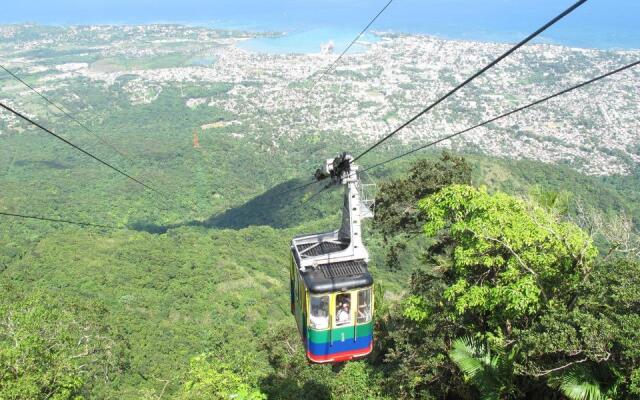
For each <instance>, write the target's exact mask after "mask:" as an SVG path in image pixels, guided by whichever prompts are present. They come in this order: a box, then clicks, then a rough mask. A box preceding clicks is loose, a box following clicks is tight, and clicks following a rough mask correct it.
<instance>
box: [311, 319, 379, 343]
mask: <svg viewBox="0 0 640 400" xmlns="http://www.w3.org/2000/svg"><path fill="white" fill-rule="evenodd" d="M355 330H356V331H357V335H358V337H363V336H371V335H372V332H373V322H371V321H370V322H368V323H366V324H361V325H357V326H356V329H355ZM329 332H332V333H331V335H330V334H329ZM353 333H354V329H353V325H351V326H345V327H340V328H334V329H333V330H330V329H324V330H321V331H317V330H315V329H313V328H311V327H309V328H308V330H307V334H308V337H309V340H310V341H311V342H313V343H327V342H329V338H330V337H331V339H332V340H333V341H334V342H335V341H341V340H342V338H343V337H344V340H347V339H352V340H353ZM343 335H344V336H343Z"/></svg>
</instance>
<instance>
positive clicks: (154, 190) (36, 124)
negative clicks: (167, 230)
mask: <svg viewBox="0 0 640 400" xmlns="http://www.w3.org/2000/svg"><path fill="white" fill-rule="evenodd" d="M0 107H2V108H4V109H5V110H7V111H9V112H11V113H13V114H14V115H16V116H18V117H20V118H22V119H23V120H25V121H27V122H29V123H30V124H32V125H35V126H37V127H38V128H40V129H42V130H43V131H45V132H46V133H48V134H50V135H52V136H53V137H55V138H56V139H58V140H61V141H63V142H64V143H66V144H68V145H69V146H71V147H73V148H74V149H76V150H78V151H80V152H82V153H83V154H85V155H87V156H89V157H91V158H93V159H94V160H96V161H98V162H99V163H101V164H103V165H105V166H107V167H109V168H111V169H112V170H114V171H116V172H117V173H119V174H121V175H123V176H125V177H127V178H128V179H130V180H132V181H133V182H135V183H137V184H139V185H141V186H143V187H144V188H146V189H149V190H151V191H152V192H154V193H157V194H159V195H161V196H163V197H165V195H164V194H163V193H162V192H160V191H158V190H156V189H154V188H152V187H151V186H149V185H147V184H146V183H143V182H141V181H139V180H138V179H136V178H134V177H132V176H131V175H129V174H127V173H126V172H124V171H122V170H120V169H118V168H116V167H114V166H113V165H111V164H109V163H108V162H106V161H103V160H101V159H100V158H98V157H96V156H94V155H93V154H91V153H89V152H88V151H86V150H84V149H82V148H81V147H79V146H76V145H75V144H73V143H71V142H70V141H68V140H67V139H65V138H63V137H61V136H59V135H57V134H55V133H54V132H53V131H51V130H49V129H47V128H45V127H44V126H42V125H40V124H39V123H37V122H35V121H34V120H32V119H31V118H29V117H27V116H26V115H23V114H21V113H20V112H18V111H16V110H14V109H13V108H11V107H9V106H7V105H6V104H4V103H2V102H0Z"/></svg>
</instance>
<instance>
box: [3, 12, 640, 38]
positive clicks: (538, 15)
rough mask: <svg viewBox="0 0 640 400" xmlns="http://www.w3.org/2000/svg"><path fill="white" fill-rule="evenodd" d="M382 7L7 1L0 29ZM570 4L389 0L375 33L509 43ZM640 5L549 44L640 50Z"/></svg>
mask: <svg viewBox="0 0 640 400" xmlns="http://www.w3.org/2000/svg"><path fill="white" fill-rule="evenodd" d="M387 1H388V0H210V1H205V0H180V1H168V0H126V1H125V0H110V1H106V0H82V1H78V0H49V1H45V0H35V1H9V0H7V1H5V4H3V7H2V13H0V23H22V22H35V23H40V24H54V25H69V24H96V23H98V24H104V23H119V24H138V23H156V22H164V23H186V24H197V25H206V26H212V27H225V28H239V29H250V30H277V31H300V30H305V29H309V28H327V27H329V28H331V27H335V28H340V29H352V30H354V31H356V32H357V31H359V30H360V29H361V28H362V27H364V26H365V25H366V23H367V22H368V21H369V20H370V19H371V18H372V17H373V16H374V15H375V14H376V13H377V12H378V10H380V9H381V8H382V7H383V6H384V4H386V2H387ZM573 2H574V0H394V2H393V3H392V4H391V6H390V7H389V8H388V9H387V11H386V12H385V13H384V14H383V15H382V16H381V17H380V18H379V20H378V21H377V22H376V24H375V25H374V26H373V29H374V30H375V29H378V30H392V31H398V32H410V33H425V34H434V35H439V36H443V37H452V38H468V39H479V40H498V41H511V40H516V39H517V38H520V37H521V36H522V34H524V33H528V32H530V31H532V30H534V29H536V28H537V27H539V26H540V25H542V24H543V23H544V22H546V21H547V20H549V19H551V18H552V17H553V16H555V15H556V14H558V13H559V12H560V11H562V10H564V9H565V8H567V7H569V5H571V4H573ZM639 15H640V0H589V1H587V3H586V4H584V5H583V6H582V7H580V8H579V9H578V10H577V11H576V12H575V13H573V14H572V15H570V16H569V17H568V18H566V19H565V20H563V21H562V22H561V23H560V24H558V26H557V27H554V28H552V29H551V30H549V31H548V32H547V33H545V39H546V41H548V42H552V43H553V42H557V43H561V44H568V45H576V46H582V47H604V48H611V47H613V48H640V23H639V22H638V21H639V17H638V16H639Z"/></svg>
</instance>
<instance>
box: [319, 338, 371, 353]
mask: <svg viewBox="0 0 640 400" xmlns="http://www.w3.org/2000/svg"><path fill="white" fill-rule="evenodd" d="M372 340H373V337H372V336H371V335H369V336H360V337H359V338H358V339H357V340H355V341H354V340H353V339H346V340H345V341H344V342H343V341H340V340H335V341H334V342H333V345H330V343H329V342H327V343H314V342H311V341H309V343H308V346H309V348H308V349H307V350H308V351H309V352H310V353H311V354H314V355H318V356H323V355H327V354H333V353H342V352H344V351H353V350H362V349H366V348H367V347H369V345H371V341H372Z"/></svg>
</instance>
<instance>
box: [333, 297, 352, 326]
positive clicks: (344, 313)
mask: <svg viewBox="0 0 640 400" xmlns="http://www.w3.org/2000/svg"><path fill="white" fill-rule="evenodd" d="M348 296H349V295H348V294H345V295H340V296H338V297H337V298H336V300H337V302H336V303H337V304H336V308H337V310H336V322H338V324H344V323H347V322H349V320H350V319H351V313H350V312H349V306H350V304H349V297H348Z"/></svg>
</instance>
